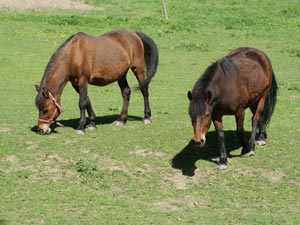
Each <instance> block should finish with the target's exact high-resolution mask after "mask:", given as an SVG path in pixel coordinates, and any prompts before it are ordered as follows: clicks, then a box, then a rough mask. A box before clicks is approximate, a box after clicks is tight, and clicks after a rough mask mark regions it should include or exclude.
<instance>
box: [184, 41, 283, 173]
mask: <svg viewBox="0 0 300 225" xmlns="http://www.w3.org/2000/svg"><path fill="white" fill-rule="evenodd" d="M277 89H278V86H277V82H276V80H275V75H274V72H273V68H272V64H271V62H270V60H269V58H268V57H267V56H266V54H265V53H264V52H262V51H260V50H258V49H255V48H246V47H245V48H238V49H235V50H234V51H232V52H230V53H229V54H228V55H227V56H225V57H224V58H221V59H220V60H218V61H216V62H215V63H213V64H211V65H210V66H209V67H208V68H207V69H206V70H205V72H204V73H203V74H202V76H201V77H200V78H199V80H198V81H197V82H196V83H195V85H194V88H193V90H192V91H189V92H188V98H189V100H190V105H189V114H190V117H191V121H192V125H193V129H194V137H193V140H194V143H195V145H196V146H199V147H204V144H205V141H206V138H205V137H206V133H207V131H208V129H209V127H210V125H211V121H212V122H213V124H214V126H215V130H216V135H217V142H218V146H219V150H220V162H219V168H220V169H226V168H227V152H226V149H225V138H224V132H223V125H222V117H223V115H234V116H235V120H236V127H237V128H236V129H237V130H236V133H237V135H238V136H239V138H240V140H241V144H242V152H241V156H244V157H245V156H252V155H254V147H255V137H256V132H257V129H258V130H259V133H258V144H259V145H265V144H266V138H267V133H266V125H267V124H268V123H269V122H270V118H271V116H272V113H273V111H274V107H275V104H276V98H277ZM246 108H250V110H251V112H252V114H253V117H252V132H251V137H250V139H249V140H246V138H245V134H244V133H245V131H244V127H243V126H244V125H243V124H244V118H245V109H246Z"/></svg>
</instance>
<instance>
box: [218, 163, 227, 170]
mask: <svg viewBox="0 0 300 225" xmlns="http://www.w3.org/2000/svg"><path fill="white" fill-rule="evenodd" d="M218 168H219V169H220V170H226V169H227V165H226V164H219V165H218Z"/></svg>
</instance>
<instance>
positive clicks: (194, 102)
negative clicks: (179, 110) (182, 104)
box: [189, 62, 218, 117]
mask: <svg viewBox="0 0 300 225" xmlns="http://www.w3.org/2000/svg"><path fill="white" fill-rule="evenodd" d="M217 68H218V62H214V63H213V64H211V65H210V66H209V67H208V68H207V69H206V70H205V71H204V73H203V74H202V75H201V77H200V78H199V79H198V80H197V82H196V84H195V85H194V87H193V90H192V99H191V102H190V108H189V113H190V115H191V116H193V117H194V116H196V115H203V114H204V113H205V111H206V102H205V89H206V87H207V85H208V83H209V82H210V80H211V78H212V75H213V74H214V73H215V72H216V70H217Z"/></svg>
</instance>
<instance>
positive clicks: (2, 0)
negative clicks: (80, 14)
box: [0, 0, 102, 11]
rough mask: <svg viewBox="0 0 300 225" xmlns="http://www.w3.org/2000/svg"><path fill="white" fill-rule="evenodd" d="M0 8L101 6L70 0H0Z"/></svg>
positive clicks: (48, 8)
mask: <svg viewBox="0 0 300 225" xmlns="http://www.w3.org/2000/svg"><path fill="white" fill-rule="evenodd" d="M0 9H4V10H17V11H27V10H55V9H75V10H95V9H97V10H101V9H102V8H100V7H96V6H92V5H88V4H85V3H83V2H80V1H72V0H22V1H20V0H0Z"/></svg>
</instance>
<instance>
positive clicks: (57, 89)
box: [41, 70, 69, 102]
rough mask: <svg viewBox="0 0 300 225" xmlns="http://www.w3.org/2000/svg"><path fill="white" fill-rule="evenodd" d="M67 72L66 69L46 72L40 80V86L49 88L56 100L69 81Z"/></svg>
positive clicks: (58, 99)
mask: <svg viewBox="0 0 300 225" xmlns="http://www.w3.org/2000/svg"><path fill="white" fill-rule="evenodd" d="M67 74H68V72H67V71H63V70H53V71H51V72H49V73H48V74H46V76H44V79H43V81H42V85H41V87H42V88H45V89H47V90H49V91H50V92H51V94H52V95H53V96H54V98H55V99H56V100H57V101H58V102H59V101H60V96H61V93H62V91H63V89H64V87H65V85H66V84H67V82H68V81H69V79H68V76H67Z"/></svg>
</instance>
